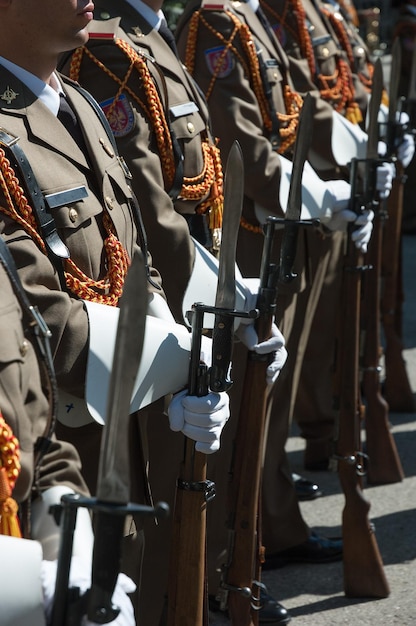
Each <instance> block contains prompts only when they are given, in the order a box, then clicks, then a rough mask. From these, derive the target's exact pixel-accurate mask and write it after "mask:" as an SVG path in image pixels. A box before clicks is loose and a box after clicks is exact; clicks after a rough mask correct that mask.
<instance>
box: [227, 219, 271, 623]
mask: <svg viewBox="0 0 416 626" xmlns="http://www.w3.org/2000/svg"><path fill="white" fill-rule="evenodd" d="M269 219H271V218H269ZM274 228H275V226H274V223H273V221H270V222H268V223H267V224H266V227H265V230H266V232H265V246H264V252H263V259H262V269H261V272H260V291H259V296H258V299H257V309H258V310H259V312H260V314H259V317H258V319H257V321H256V331H257V335H258V340H259V342H262V341H265V340H266V339H269V338H270V336H271V328H272V322H273V314H274V308H275V299H276V282H277V268H276V267H275V266H274V265H273V264H271V263H270V255H271V249H272V243H273V236H274ZM268 364H269V361H268V355H258V354H256V353H255V352H249V354H248V358H247V365H246V371H245V376H244V386H243V394H242V399H241V408H240V413H239V418H238V428H237V434H236V439H235V443H234V455H233V463H232V468H231V472H230V482H229V513H228V519H227V526H228V532H229V545H228V563H227V564H226V565H225V566H224V571H223V580H222V583H221V588H220V591H219V594H220V595H222V602H223V605H225V604H227V605H228V611H229V616H230V619H231V623H232V624H233V626H256V625H257V624H258V610H259V609H260V608H261V604H260V598H259V594H260V587H261V586H262V585H261V583H260V563H261V561H262V554H261V553H262V549H261V547H260V545H259V544H260V541H259V534H258V532H259V526H258V517H259V499H260V487H261V475H262V466H263V448H264V441H265V437H266V407H267V399H268V386H267V382H266V370H267V367H268Z"/></svg>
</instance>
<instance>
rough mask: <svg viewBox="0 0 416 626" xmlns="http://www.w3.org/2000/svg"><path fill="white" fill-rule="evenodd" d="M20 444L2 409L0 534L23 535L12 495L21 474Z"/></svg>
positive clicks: (0, 426) (0, 418)
mask: <svg viewBox="0 0 416 626" xmlns="http://www.w3.org/2000/svg"><path fill="white" fill-rule="evenodd" d="M20 469H21V466H20V446H19V441H18V440H17V438H16V437H15V436H14V434H13V431H12V429H11V428H10V426H8V424H6V421H5V419H4V417H3V415H2V413H1V411H0V534H1V535H9V536H12V537H21V536H22V533H21V530H20V525H19V520H18V518H17V511H18V505H17V502H16V501H15V500H14V499H13V498H12V497H11V496H12V492H13V489H14V486H15V484H16V481H17V479H18V478H19V474H20Z"/></svg>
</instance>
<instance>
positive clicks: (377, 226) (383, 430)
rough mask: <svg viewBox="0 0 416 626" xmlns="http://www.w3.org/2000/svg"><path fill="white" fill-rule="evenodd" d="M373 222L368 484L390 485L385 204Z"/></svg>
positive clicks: (366, 294)
mask: <svg viewBox="0 0 416 626" xmlns="http://www.w3.org/2000/svg"><path fill="white" fill-rule="evenodd" d="M374 84H375V89H377V88H378V86H379V85H380V86H381V85H382V69H381V63H380V60H378V61H377V63H376V65H375V68H374V75H373V89H374ZM373 208H374V221H373V231H372V233H371V239H370V242H369V245H368V253H367V255H366V262H367V265H368V267H370V268H371V271H369V272H365V273H364V275H363V280H362V287H363V299H362V310H361V327H362V337H361V338H362V341H363V347H362V360H361V372H362V389H363V394H364V397H365V401H366V411H365V429H366V435H367V436H366V445H367V454H368V457H369V463H368V471H367V482H368V483H369V484H373V485H374V484H388V483H396V482H400V481H402V480H403V477H404V473H403V469H402V466H401V463H400V458H399V454H398V452H397V448H396V444H395V441H394V438H393V436H392V434H391V432H390V425H389V419H388V413H389V406H388V404H387V402H386V400H385V399H384V398H383V396H382V393H381V384H380V366H379V361H380V310H379V307H380V275H381V251H382V241H383V226H384V222H385V216H386V212H385V209H384V203H383V202H381V203H379V202H373Z"/></svg>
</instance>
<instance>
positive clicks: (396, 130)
mask: <svg viewBox="0 0 416 626" xmlns="http://www.w3.org/2000/svg"><path fill="white" fill-rule="evenodd" d="M400 67H401V48H400V40H399V39H396V40H395V41H394V43H393V49H392V64H391V72H390V74H391V79H390V89H389V114H388V122H387V141H386V143H387V155H386V156H387V157H388V158H391V157H395V156H396V144H397V139H398V138H399V136H400V135H401V134H402V133H403V126H402V125H401V124H400V123H399V120H400V107H399V106H398V104H400V105H401V103H402V101H401V100H399V101H398V98H397V93H398V81H399V78H400ZM415 71H416V57H415V54H414V55H413V59H412V76H413V75H414V72H415ZM413 77H414V76H413ZM410 90H411V91H412V90H414V85H413V84H412V83H410ZM405 180H406V177H405V175H404V170H403V165H402V164H401V163H400V161H398V160H396V177H395V179H394V181H393V188H392V190H391V194H390V196H389V198H388V200H387V211H388V219H387V221H386V223H385V227H384V233H383V252H382V277H383V286H382V292H381V319H382V324H383V330H384V336H385V349H384V361H385V380H384V395H385V398H386V400H387V402H388V404H389V407H390V410H392V411H397V412H400V413H407V412H410V413H413V412H415V411H416V403H415V399H414V396H413V391H412V388H411V385H410V382H409V378H408V375H407V370H406V363H405V361H404V359H403V354H402V353H403V342H402V307H401V301H402V299H403V293H402V273H401V257H402V239H401V226H402V214H403V186H404V183H405Z"/></svg>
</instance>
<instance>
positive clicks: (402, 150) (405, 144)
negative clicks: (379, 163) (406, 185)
mask: <svg viewBox="0 0 416 626" xmlns="http://www.w3.org/2000/svg"><path fill="white" fill-rule="evenodd" d="M414 153H415V140H414V138H413V135H410V134H409V133H405V134H404V135H403V138H402V141H401V142H400V143H399V145H398V146H397V158H398V159H399V161H400V162H401V164H402V165H403V167H404V169H406V167H408V166H409V165H410V163H411V161H412V159H413V156H414Z"/></svg>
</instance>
